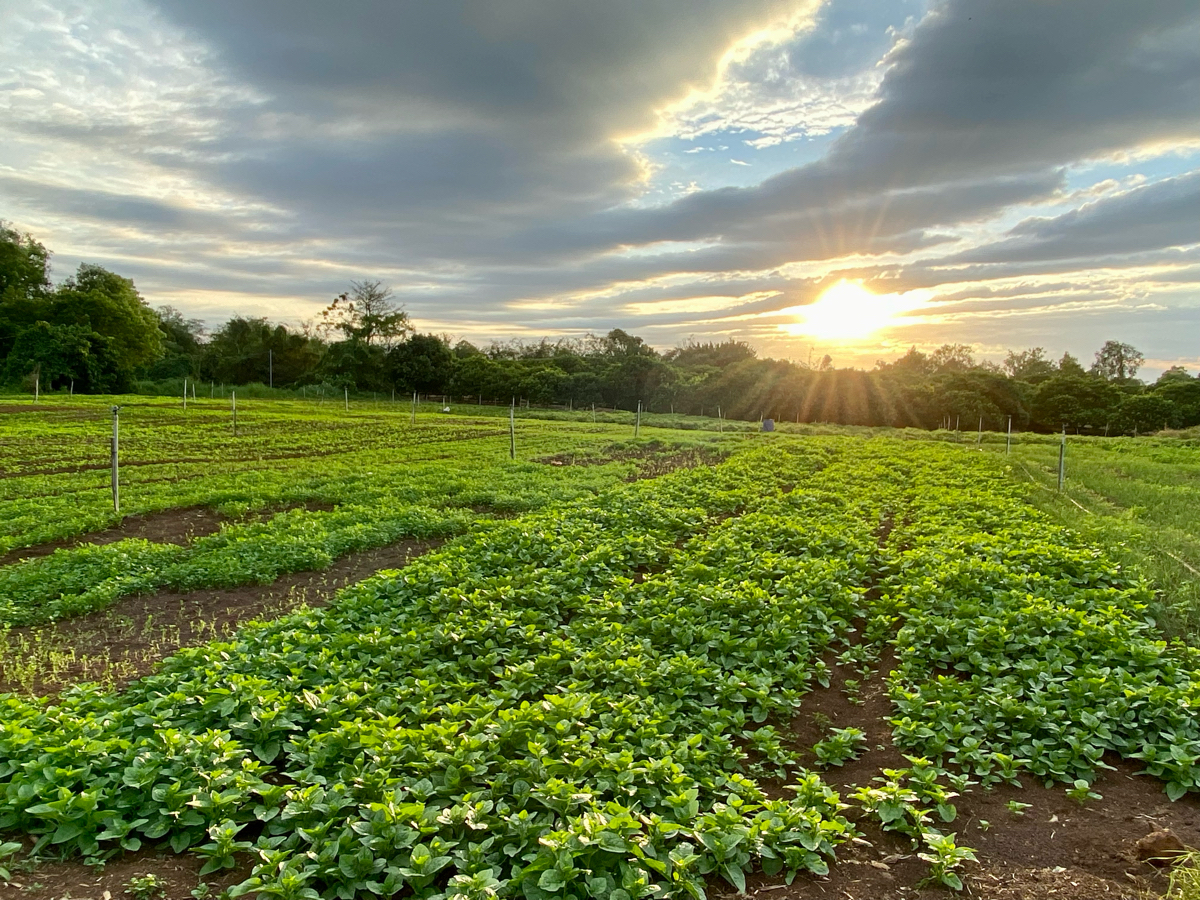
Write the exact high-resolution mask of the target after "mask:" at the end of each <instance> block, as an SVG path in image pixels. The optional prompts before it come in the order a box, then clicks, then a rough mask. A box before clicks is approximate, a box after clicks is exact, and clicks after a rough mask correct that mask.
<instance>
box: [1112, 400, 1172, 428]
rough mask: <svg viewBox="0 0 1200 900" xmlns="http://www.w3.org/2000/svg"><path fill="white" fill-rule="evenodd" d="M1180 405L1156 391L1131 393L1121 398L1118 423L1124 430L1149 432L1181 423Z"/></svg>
mask: <svg viewBox="0 0 1200 900" xmlns="http://www.w3.org/2000/svg"><path fill="white" fill-rule="evenodd" d="M1180 419H1181V416H1180V411H1179V407H1177V406H1176V405H1175V404H1174V403H1172V402H1171V401H1170V400H1168V399H1167V398H1166V397H1163V396H1160V395H1158V394H1155V393H1150V394H1131V395H1129V396H1127V397H1125V398H1123V399H1122V400H1121V407H1120V409H1119V411H1118V423H1119V425H1120V428H1121V430H1122V431H1133V432H1147V431H1158V430H1159V429H1160V428H1169V427H1178V426H1179V425H1180V424H1181V421H1180Z"/></svg>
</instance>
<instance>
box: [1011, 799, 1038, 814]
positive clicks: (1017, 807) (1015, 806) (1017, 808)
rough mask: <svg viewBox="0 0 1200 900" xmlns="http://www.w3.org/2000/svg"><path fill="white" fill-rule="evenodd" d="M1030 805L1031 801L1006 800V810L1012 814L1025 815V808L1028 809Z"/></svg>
mask: <svg viewBox="0 0 1200 900" xmlns="http://www.w3.org/2000/svg"><path fill="white" fill-rule="evenodd" d="M1031 806H1033V804H1032V803H1022V802H1021V801H1020V800H1009V801H1008V811H1009V812H1010V813H1012V814H1013V815H1014V816H1023V815H1025V810H1027V809H1029V807H1031Z"/></svg>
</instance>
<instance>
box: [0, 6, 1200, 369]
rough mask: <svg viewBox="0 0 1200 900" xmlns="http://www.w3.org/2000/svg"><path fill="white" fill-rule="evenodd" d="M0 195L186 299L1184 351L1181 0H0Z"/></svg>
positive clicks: (637, 327)
mask: <svg viewBox="0 0 1200 900" xmlns="http://www.w3.org/2000/svg"><path fill="white" fill-rule="evenodd" d="M0 219H4V220H6V221H8V222H9V223H11V224H12V225H13V226H15V227H16V228H18V229H20V230H22V231H27V232H29V233H31V234H33V235H34V237H36V238H37V239H38V240H40V241H41V242H42V243H44V244H45V245H46V246H47V247H48V248H50V249H51V250H52V251H53V252H54V257H53V263H54V276H55V277H56V278H58V279H61V278H65V277H66V276H68V275H69V274H70V273H71V272H72V271H73V270H74V268H75V267H76V266H77V265H78V264H79V263H80V262H83V261H86V262H92V263H98V264H100V265H103V266H106V267H108V268H110V269H112V270H114V271H117V272H119V273H121V274H123V275H126V276H128V277H131V278H133V279H134V281H135V283H136V284H137V286H138V288H139V290H140V291H141V293H142V294H143V296H144V297H145V298H146V300H147V302H149V303H150V304H151V305H154V306H159V305H171V306H174V307H176V308H177V309H179V310H180V311H182V312H183V313H184V314H185V315H187V316H189V317H196V318H199V319H202V320H204V321H206V322H207V323H209V325H210V326H217V325H219V324H220V323H221V322H223V321H225V320H226V319H228V318H229V317H231V316H233V315H245V316H266V317H269V318H270V319H272V320H277V321H285V322H289V323H299V322H302V321H304V320H306V319H310V318H312V317H313V316H315V315H317V314H318V313H319V312H320V310H321V309H322V308H323V307H324V306H325V305H326V304H328V303H329V302H330V300H331V299H332V298H333V297H334V296H336V295H337V294H340V293H341V292H342V291H344V290H346V289H347V287H348V286H349V284H350V282H351V281H352V280H363V279H377V280H380V281H382V282H383V283H385V284H387V285H389V286H391V287H392V288H393V289H394V290H395V292H396V296H397V298H398V299H399V300H400V301H401V302H402V303H403V305H404V307H405V309H406V310H407V311H408V313H409V315H410V316H411V318H412V320H413V322H414V324H415V325H416V326H417V327H418V328H419V329H420V330H421V331H424V332H433V333H439V334H447V335H451V336H453V338H454V339H459V338H466V339H468V340H471V341H473V342H475V343H487V342H488V341H491V340H507V339H512V338H525V339H538V338H542V337H550V338H557V337H577V336H581V335H583V334H586V333H604V332H607V331H608V330H609V329H612V328H624V329H625V330H626V331H629V332H631V333H634V334H637V335H639V336H642V337H643V338H645V339H646V341H647V342H648V343H650V344H651V345H653V346H656V347H658V348H660V349H666V348H669V347H673V346H680V345H683V344H684V343H686V342H688V341H723V340H726V339H731V338H732V339H737V340H743V341H747V342H749V343H750V344H752V345H753V346H754V347H755V348H756V349H758V351H759V352H760V354H761V355H768V356H774V357H780V358H790V359H795V360H799V361H808V360H809V359H811V358H813V357H814V356H815V357H816V358H820V357H821V356H824V355H825V354H829V355H830V356H831V357H832V358H833V361H834V364H835V365H838V366H859V367H864V368H869V367H871V366H872V365H874V364H875V362H876V361H877V360H884V359H893V358H895V357H897V356H899V355H901V354H902V353H904V352H905V351H906V350H907V349H908V348H909V347H911V346H916V347H918V348H920V349H924V350H929V349H932V348H934V347H936V346H938V345H940V344H943V343H962V344H969V345H971V346H972V348H973V349H974V351H975V353H976V356H977V357H978V358H981V359H993V360H999V359H1001V358H1003V355H1004V352H1005V351H1006V350H1007V349H1021V348H1026V347H1032V346H1042V347H1045V348H1046V349H1047V351H1048V352H1049V353H1050V354H1051V355H1053V356H1055V357H1057V356H1059V355H1061V354H1062V353H1063V352H1070V353H1072V354H1074V355H1076V356H1077V357H1079V358H1080V359H1081V360H1082V361H1083V362H1084V363H1085V364H1088V363H1090V361H1091V360H1092V357H1093V354H1094V352H1095V350H1096V349H1098V348H1099V347H1100V345H1101V344H1103V342H1104V341H1106V340H1120V341H1125V342H1128V343H1131V344H1133V345H1134V346H1135V347H1137V348H1138V349H1140V350H1141V351H1142V352H1143V353H1144V354H1145V356H1146V357H1147V363H1146V366H1145V368H1144V370H1143V373H1142V374H1143V375H1147V376H1150V377H1153V376H1154V375H1155V374H1156V373H1158V372H1161V371H1162V370H1163V369H1165V368H1167V367H1169V366H1171V365H1183V366H1185V367H1189V368H1190V369H1191V371H1192V372H1193V374H1194V373H1196V371H1197V370H1200V4H1197V3H1195V0H1138V2H1129V0H1053V2H1048V0H826V2H823V3H822V2H819V0H787V2H785V0H604V2H596V0H588V2H582V0H439V2H437V3H399V2H392V0H359V2H350V3H346V4H333V3H328V2H324V0H322V2H317V0H256V2H254V3H245V2H241V0H205V2H203V3H197V2H194V0H105V2H104V3H96V2H92V3H76V2H69V0H0Z"/></svg>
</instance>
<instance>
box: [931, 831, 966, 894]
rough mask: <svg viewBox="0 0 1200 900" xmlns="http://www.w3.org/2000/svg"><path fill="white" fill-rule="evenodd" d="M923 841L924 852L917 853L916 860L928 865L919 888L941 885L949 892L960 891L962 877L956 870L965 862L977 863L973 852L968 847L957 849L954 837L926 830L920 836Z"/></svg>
mask: <svg viewBox="0 0 1200 900" xmlns="http://www.w3.org/2000/svg"><path fill="white" fill-rule="evenodd" d="M922 837H923V838H924V840H925V847H926V852H924V853H918V854H917V858H918V859H921V860H924V861H925V862H927V863H929V875H928V876H927V877H926V878H925V879H924V880H923V881H921V882H920V885H919V886H925V885H929V884H941V885H945V886H946V887H948V888H950V889H951V890H955V891H961V890H962V887H963V883H962V876H960V875H959V874H958V870H959V869H961V868H962V865H963V863H965V862H977V861H978V860H976V858H975V851H974V850H972V849H971V848H970V847H959V846H958V845H957V844H956V843H955V842H954V838H955V835H954V834H953V833H951V834H938V833H937V832H936V831H932V830H927V831H925V832H924V833H923V834H922Z"/></svg>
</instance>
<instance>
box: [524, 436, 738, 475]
mask: <svg viewBox="0 0 1200 900" xmlns="http://www.w3.org/2000/svg"><path fill="white" fill-rule="evenodd" d="M728 455H729V450H728V449H725V450H722V449H712V448H708V447H685V448H682V449H679V450H675V451H672V452H669V453H664V452H663V449H662V447H661V446H656V445H654V444H646V445H642V446H632V447H624V446H613V447H609V448H606V449H605V450H604V451H602V452H600V453H597V454H576V453H571V452H563V453H556V454H554V455H553V456H543V457H541V458H540V459H535V460H534V462H538V463H542V464H543V465H547V466H602V465H606V464H607V463H610V462H632V463H633V464H634V465H635V466H636V467H637V471H636V472H634V474H633V475H631V476H629V477H628V478H627V479H626V481H641V480H643V479H646V478H657V477H658V476H659V475H666V474H667V473H668V472H673V471H674V470H675V469H694V468H697V467H699V466H711V465H715V464H716V463H719V462H721V461H722V460H723V459H725V457H726V456H728Z"/></svg>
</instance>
